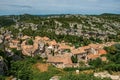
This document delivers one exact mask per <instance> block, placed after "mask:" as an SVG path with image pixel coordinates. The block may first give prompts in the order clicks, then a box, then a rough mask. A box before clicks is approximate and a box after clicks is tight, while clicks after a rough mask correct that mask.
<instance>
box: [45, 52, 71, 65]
mask: <svg viewBox="0 0 120 80" xmlns="http://www.w3.org/2000/svg"><path fill="white" fill-rule="evenodd" d="M47 62H49V63H63V64H72V61H71V57H70V56H69V54H65V55H56V56H48V60H47Z"/></svg>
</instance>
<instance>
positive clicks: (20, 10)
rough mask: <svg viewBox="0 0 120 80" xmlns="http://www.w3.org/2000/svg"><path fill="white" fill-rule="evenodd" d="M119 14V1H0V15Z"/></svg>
mask: <svg viewBox="0 0 120 80" xmlns="http://www.w3.org/2000/svg"><path fill="white" fill-rule="evenodd" d="M25 13H27V14H37V15H40V14H101V13H117V14H120V0H0V15H8V14H25Z"/></svg>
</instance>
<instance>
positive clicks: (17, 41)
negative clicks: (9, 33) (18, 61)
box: [11, 40, 20, 43]
mask: <svg viewBox="0 0 120 80" xmlns="http://www.w3.org/2000/svg"><path fill="white" fill-rule="evenodd" d="M11 42H12V43H19V42H20V41H19V40H12V41H11Z"/></svg>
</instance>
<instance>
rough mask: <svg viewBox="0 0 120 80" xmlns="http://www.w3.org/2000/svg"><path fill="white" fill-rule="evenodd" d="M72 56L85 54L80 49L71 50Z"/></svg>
mask: <svg viewBox="0 0 120 80" xmlns="http://www.w3.org/2000/svg"><path fill="white" fill-rule="evenodd" d="M71 52H72V54H74V55H77V54H82V53H85V50H84V49H82V48H80V49H73V50H71Z"/></svg>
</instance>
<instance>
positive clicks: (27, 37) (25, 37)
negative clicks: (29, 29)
mask: <svg viewBox="0 0 120 80" xmlns="http://www.w3.org/2000/svg"><path fill="white" fill-rule="evenodd" d="M29 38H30V36H27V35H25V36H23V37H22V38H21V39H29Z"/></svg>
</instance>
